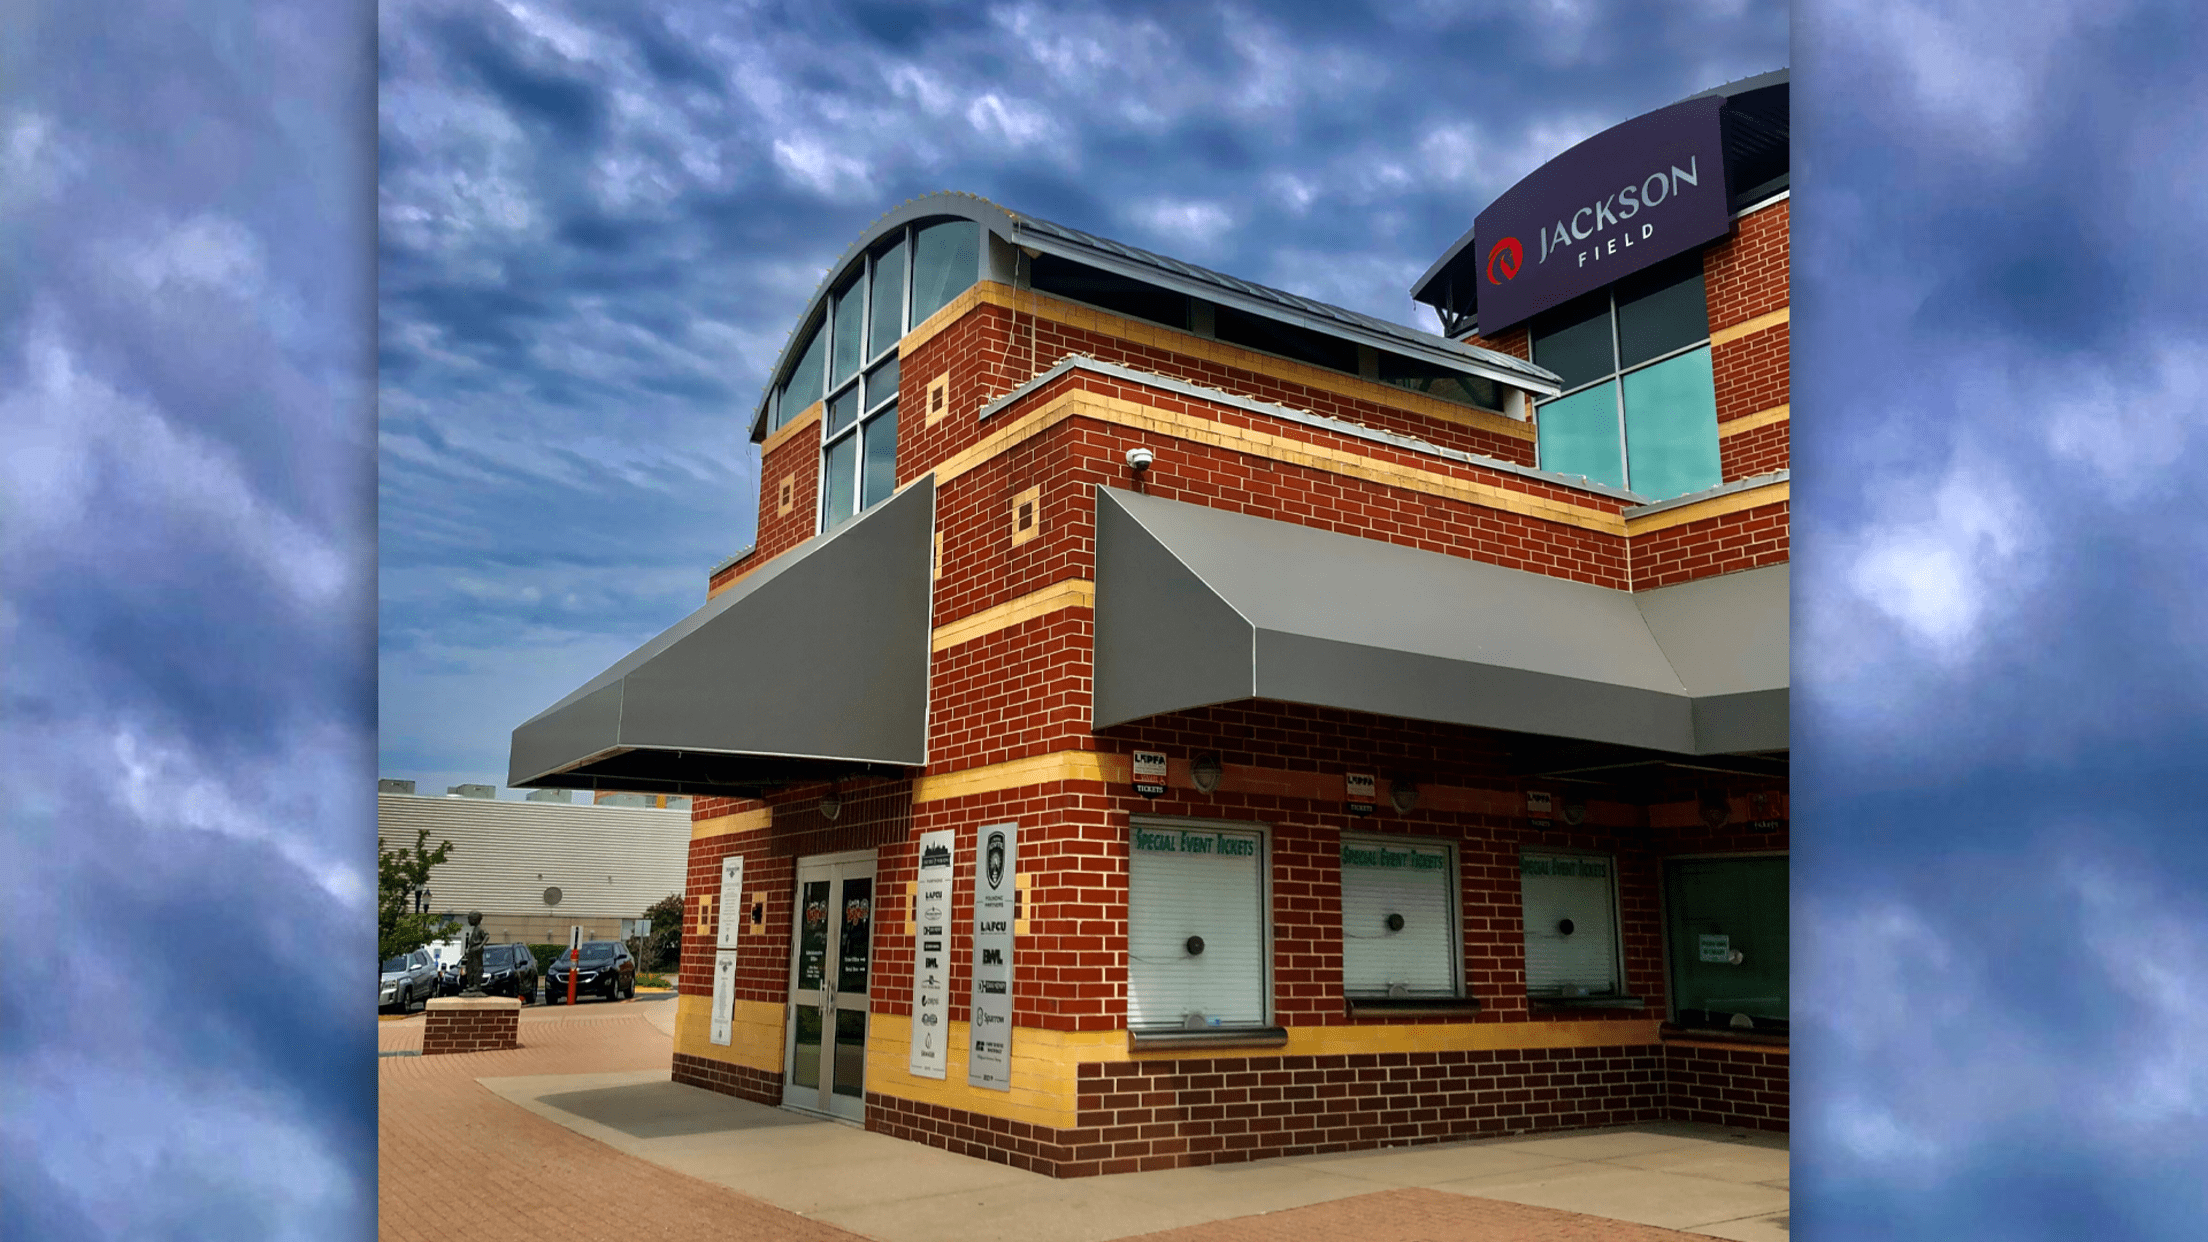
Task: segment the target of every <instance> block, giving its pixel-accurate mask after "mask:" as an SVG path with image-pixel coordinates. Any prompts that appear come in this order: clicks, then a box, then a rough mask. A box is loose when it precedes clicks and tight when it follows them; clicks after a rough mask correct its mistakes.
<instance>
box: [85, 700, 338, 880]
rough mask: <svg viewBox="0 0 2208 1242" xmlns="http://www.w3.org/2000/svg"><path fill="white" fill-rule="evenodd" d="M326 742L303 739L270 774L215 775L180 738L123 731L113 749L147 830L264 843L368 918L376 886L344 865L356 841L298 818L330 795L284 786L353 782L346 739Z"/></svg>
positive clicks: (113, 739)
mask: <svg viewBox="0 0 2208 1242" xmlns="http://www.w3.org/2000/svg"><path fill="white" fill-rule="evenodd" d="M319 740H320V741H321V742H322V745H320V746H316V745H314V744H313V741H314V740H312V739H300V741H303V742H305V743H306V744H304V745H300V746H299V748H298V750H296V751H294V752H293V753H291V754H288V755H286V756H285V757H284V759H283V761H282V762H281V763H273V764H271V765H270V768H271V770H269V771H252V770H238V769H236V768H232V769H230V770H227V771H222V772H210V771H209V770H208V768H207V765H206V762H205V760H204V758H203V757H202V756H200V755H199V754H197V753H195V752H193V751H192V750H191V749H190V748H189V747H188V746H187V745H186V744H184V743H183V742H182V741H181V740H177V739H157V738H154V737H152V736H150V735H148V734H146V733H144V732H141V731H139V730H137V729H135V728H132V727H128V726H125V727H123V728H120V729H116V730H115V731H113V732H112V733H111V734H110V735H109V736H108V739H107V743H108V750H109V752H110V753H111V754H112V756H113V758H114V760H115V764H116V770H117V771H119V772H120V774H121V777H122V779H121V780H120V781H119V782H118V783H117V784H116V786H115V792H116V794H117V795H118V796H119V797H120V798H121V799H122V802H123V805H124V806H126V807H128V808H129V810H130V813H131V814H132V815H134V816H136V817H137V819H138V821H139V822H140V823H142V824H144V825H145V826H146V827H147V828H149V829H152V830H155V831H168V830H173V829H179V828H182V829H189V830H192V831H195V832H210V833H215V834H218V835H221V836H225V837H231V838H235V839H238V840H243V841H255V842H259V843H262V844H265V845H267V846H269V847H271V848H272V849H274V850H275V851H276V852H277V854H278V855H280V856H281V857H282V858H283V859H284V861H285V862H288V863H290V864H291V865H292V866H294V867H297V868H298V869H299V870H300V872H301V873H302V874H304V875H306V876H307V877H309V878H310V879H312V880H313V881H314V882H315V883H316V884H318V885H320V886H321V888H322V891H323V892H325V893H327V894H328V895H329V896H330V897H331V899H333V900H335V901H338V902H341V903H343V904H345V905H348V906H351V907H353V908H354V909H356V910H359V911H363V912H365V911H366V910H367V909H368V908H369V905H370V898H371V896H372V894H373V893H374V891H375V884H374V881H373V880H372V879H371V878H370V877H368V876H366V875H363V874H361V872H360V871H359V870H357V869H356V868H355V867H353V866H352V865H351V864H350V863H348V862H346V861H345V859H346V858H347V857H349V856H353V857H357V855H358V851H357V849H356V848H355V847H354V845H353V843H352V842H349V841H345V840H343V839H342V836H343V834H342V833H341V832H332V831H329V829H330V828H332V827H334V826H336V825H332V824H328V823H325V822H324V821H323V820H322V819H321V818H320V817H317V816H300V815H297V814H296V811H297V810H298V809H299V808H298V806H297V803H298V802H299V801H300V800H301V798H302V797H304V798H306V799H309V800H316V799H318V798H319V797H321V796H327V795H326V794H324V793H307V792H306V791H303V790H300V789H297V788H291V789H286V788H285V786H286V785H287V784H291V783H294V782H297V781H298V780H299V778H300V776H302V775H304V773H305V772H306V771H312V770H315V769H317V768H319V769H321V771H319V772H318V773H317V775H320V776H323V777H332V778H335V779H336V780H338V781H340V782H345V781H349V780H351V779H353V777H352V773H351V772H350V770H349V769H350V764H349V763H342V762H337V761H336V760H338V759H340V758H342V757H343V755H344V750H345V747H344V742H343V739H342V738H341V737H339V736H335V735H333V736H331V737H328V738H325V739H319ZM342 787H343V785H342V784H340V785H338V786H336V788H342ZM342 822H343V821H342V820H340V821H339V823H340V824H342ZM346 826H348V827H349V826H350V825H346ZM333 837H334V838H338V839H336V840H332V839H331V838H333Z"/></svg>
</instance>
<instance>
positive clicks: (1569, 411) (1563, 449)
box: [1534, 380, 1625, 487]
mask: <svg viewBox="0 0 2208 1242" xmlns="http://www.w3.org/2000/svg"><path fill="white" fill-rule="evenodd" d="M1617 387H1618V385H1617V381H1615V380H1607V381H1605V382H1603V383H1600V384H1597V385H1595V386H1594V387H1593V388H1582V389H1580V390H1579V391H1578V392H1575V393H1573V394H1572V395H1571V396H1569V397H1560V398H1558V399H1557V400H1554V401H1551V402H1549V403H1547V404H1546V405H1543V406H1542V407H1541V411H1540V419H1539V421H1538V422H1537V423H1536V424H1535V428H1534V429H1535V431H1536V433H1537V434H1538V435H1539V437H1540V440H1539V443H1540V451H1541V468H1542V469H1543V470H1547V471H1551V472H1553V473H1556V474H1578V475H1585V476H1586V477H1587V478H1589V479H1591V480H1593V481H1594V482H1597V483H1604V484H1608V485H1609V486H1611V487H1624V486H1625V463H1624V462H1623V461H1622V460H1621V457H1620V454H1619V452H1618V395H1617Z"/></svg>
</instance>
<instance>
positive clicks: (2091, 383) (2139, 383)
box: [2016, 341, 2208, 502]
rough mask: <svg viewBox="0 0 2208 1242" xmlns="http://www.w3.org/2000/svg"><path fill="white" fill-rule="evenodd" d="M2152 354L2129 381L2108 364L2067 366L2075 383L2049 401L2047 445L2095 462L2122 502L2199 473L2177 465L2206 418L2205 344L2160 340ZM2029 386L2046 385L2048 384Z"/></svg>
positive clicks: (2077, 459) (2070, 381) (2082, 460)
mask: <svg viewBox="0 0 2208 1242" xmlns="http://www.w3.org/2000/svg"><path fill="white" fill-rule="evenodd" d="M2147 356H2148V359H2149V361H2148V363H2147V369H2148V373H2147V374H2143V375H2137V376H2134V377H2131V378H2132V382H2129V383H2126V382H2123V381H2122V380H2120V379H2118V378H2117V377H2115V376H2112V375H2110V374H2108V372H2107V371H2106V370H2103V369H2087V368H2069V369H2067V372H2066V379H2067V381H2068V387H2069V391H2067V392H2065V393H2063V394H2062V396H2061V398H2060V399H2059V400H2054V401H2048V402H2045V404H2046V405H2047V406H2048V412H2047V415H2046V418H2045V421H2044V422H2043V423H2042V430H2043V433H2044V435H2045V437H2046V443H2047V447H2048V448H2049V449H2050V450H2051V451H2053V452H2054V453H2055V454H2056V455H2057V456H2060V457H2063V458H2065V459H2068V460H2070V461H2074V462H2077V463H2079V464H2081V465H2084V466H2087V467H2089V468H2090V469H2091V470H2092V471H2093V473H2094V474H2095V475H2096V476H2097V477H2098V479H2099V481H2100V483H2101V486H2102V488H2103V490H2104V492H2105V493H2106V494H2107V495H2108V496H2109V498H2110V499H2111V500H2114V501H2118V502H2129V501H2133V500H2136V499H2139V498H2141V497H2144V496H2148V495H2154V494H2158V493H2162V492H2165V491H2167V490H2168V488H2169V486H2171V485H2172V484H2177V483H2181V482H2193V481H2195V480H2197V478H2198V475H2197V474H2196V473H2194V472H2191V471H2185V472H2182V473H2180V472H2176V471H2173V469H2172V468H2173V467H2174V466H2176V465H2177V464H2178V462H2179V459H2180V458H2182V457H2183V456H2184V455H2185V453H2186V451H2187V450H2188V449H2189V448H2190V447H2191V446H2192V443H2193V439H2194V435H2195V430H2194V429H2195V428H2196V427H2197V426H2198V425H2199V423H2200V420H2201V413H2202V410H2201V404H2202V401H2203V396H2202V394H2203V392H2204V391H2208V388H2204V383H2208V374H2204V370H2208V368H2203V366H2202V349H2201V347H2200V346H2198V345H2196V344H2193V343H2191V342H2189V341H2188V342H2184V343H2182V344H2177V343H2171V342H2161V343H2158V344H2156V345H2155V346H2154V347H2153V348H2152V349H2151V350H2149V351H2147ZM2018 387H2019V388H2024V387H2026V386H2025V385H2019V386H2018ZM2030 387H2033V388H2036V389H2039V390H2040V391H2044V387H2043V385H2031V386H2030ZM2016 395H2017V396H2022V395H2023V394H2022V393H2021V392H2019V393H2018V394H2016ZM2020 408H2023V407H2020Z"/></svg>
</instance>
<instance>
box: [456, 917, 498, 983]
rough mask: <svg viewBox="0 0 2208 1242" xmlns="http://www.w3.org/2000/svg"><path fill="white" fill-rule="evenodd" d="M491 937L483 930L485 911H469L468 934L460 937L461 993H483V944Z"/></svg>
mask: <svg viewBox="0 0 2208 1242" xmlns="http://www.w3.org/2000/svg"><path fill="white" fill-rule="evenodd" d="M490 938H491V934H490V933H489V932H487V931H484V930H483V912H482V911H481V910H470V911H468V930H467V934H466V935H464V936H462V937H461V939H460V984H461V986H460V995H462V996H481V995H483V946H484V944H485V943H487V942H488V941H489V940H490Z"/></svg>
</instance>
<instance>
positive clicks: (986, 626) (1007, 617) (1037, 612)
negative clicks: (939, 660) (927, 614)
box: [934, 578, 1096, 651]
mask: <svg viewBox="0 0 2208 1242" xmlns="http://www.w3.org/2000/svg"><path fill="white" fill-rule="evenodd" d="M1094 607H1096V584H1095V583H1093V582H1090V581H1088V580H1087V579H1085V578H1072V579H1068V580H1067V581H1064V582H1054V583H1052V584H1051V585H1049V586H1047V587H1044V588H1043V589H1042V590H1039V591H1030V592H1028V593H1027V594H1025V595H1022V596H1021V597H1019V598H1018V599H1013V600H1006V601H1005V602H1004V603H1001V604H998V605H997V606H996V607H994V608H984V609H982V610H981V611H980V612H977V613H974V614H973V615H971V616H965V617H960V618H959V619H958V620H956V621H953V622H951V623H950V624H948V625H939V626H937V627H936V629H935V641H934V648H935V650H937V651H948V650H950V649H951V648H953V647H956V646H958V645H959V644H960V643H970V642H972V641H974V640H975V639H977V638H981V637H983V636H985V635H989V634H994V633H996V632H997V631H998V630H1008V629H1011V628H1012V627H1013V626H1015V625H1019V624H1022V623H1023V622H1027V621H1032V620H1034V619H1035V618H1037V617H1042V616H1048V615H1049V614H1051V613H1054V612H1057V611H1058V610H1059V609H1061V608H1094Z"/></svg>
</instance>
